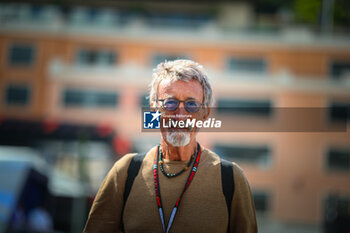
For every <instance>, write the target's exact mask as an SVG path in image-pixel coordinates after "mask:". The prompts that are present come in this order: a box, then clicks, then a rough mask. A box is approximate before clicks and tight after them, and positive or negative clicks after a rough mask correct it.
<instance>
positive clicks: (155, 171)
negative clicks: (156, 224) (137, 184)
mask: <svg viewBox="0 0 350 233" xmlns="http://www.w3.org/2000/svg"><path fill="white" fill-rule="evenodd" d="M159 149H160V146H158V150H157V153H156V154H155V156H154V160H153V177H154V188H155V191H156V199H157V205H158V211H159V216H160V220H161V221H162V226H163V231H164V232H165V233H168V232H169V231H170V228H171V226H172V225H173V222H174V219H175V215H176V212H177V209H178V207H179V205H180V202H181V199H182V196H183V195H184V193H185V191H186V190H187V189H188V187H189V186H190V184H191V182H192V180H193V177H194V175H195V174H196V172H197V167H198V164H199V160H200V157H201V148H200V145H199V144H198V143H197V151H198V153H197V155H196V158H195V161H194V163H193V166H192V171H191V173H190V174H189V176H188V178H187V182H186V184H185V187H184V189H183V191H182V193H181V195H180V197H179V198H178V199H177V201H176V203H175V206H174V208H173V210H172V211H171V215H170V219H169V223H168V227H167V229H166V230H165V222H164V211H163V205H162V199H161V197H160V186H159V177H158V160H159Z"/></svg>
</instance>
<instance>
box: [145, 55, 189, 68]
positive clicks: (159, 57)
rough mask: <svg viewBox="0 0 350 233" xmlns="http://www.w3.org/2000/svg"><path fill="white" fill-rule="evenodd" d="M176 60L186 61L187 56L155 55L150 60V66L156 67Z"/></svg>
mask: <svg viewBox="0 0 350 233" xmlns="http://www.w3.org/2000/svg"><path fill="white" fill-rule="evenodd" d="M177 59H188V56H186V55H181V54H179V55H176V54H156V55H154V56H153V58H152V65H153V66H154V67H156V66H157V65H158V64H159V63H162V62H165V61H174V60H177Z"/></svg>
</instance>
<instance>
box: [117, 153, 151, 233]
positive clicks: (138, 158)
mask: <svg viewBox="0 0 350 233" xmlns="http://www.w3.org/2000/svg"><path fill="white" fill-rule="evenodd" d="M145 155H146V153H139V154H136V155H135V156H134V157H132V159H131V161H130V165H129V168H128V176H127V178H126V182H125V188H124V199H123V210H122V216H123V213H124V207H125V203H126V201H127V200H128V197H129V194H130V191H131V187H132V185H133V183H134V180H135V177H136V176H137V174H138V173H139V170H140V167H141V164H142V161H143V159H144V158H145ZM121 229H122V232H124V223H123V217H122V220H121Z"/></svg>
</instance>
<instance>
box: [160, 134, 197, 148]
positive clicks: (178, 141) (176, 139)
mask: <svg viewBox="0 0 350 233" xmlns="http://www.w3.org/2000/svg"><path fill="white" fill-rule="evenodd" d="M166 139H167V141H168V142H169V143H170V144H171V145H173V146H176V147H178V146H186V145H187V144H188V143H190V139H191V133H190V132H167V133H166Z"/></svg>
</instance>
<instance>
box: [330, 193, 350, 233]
mask: <svg viewBox="0 0 350 233" xmlns="http://www.w3.org/2000/svg"><path fill="white" fill-rule="evenodd" d="M349 207H350V198H349V196H348V195H343V194H340V195H339V194H338V193H337V194H330V195H328V196H327V197H326V199H325V201H324V223H325V229H332V230H333V231H332V232H347V231H348V230H349V228H348V226H349V220H350V208H349ZM327 232H331V231H327Z"/></svg>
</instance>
